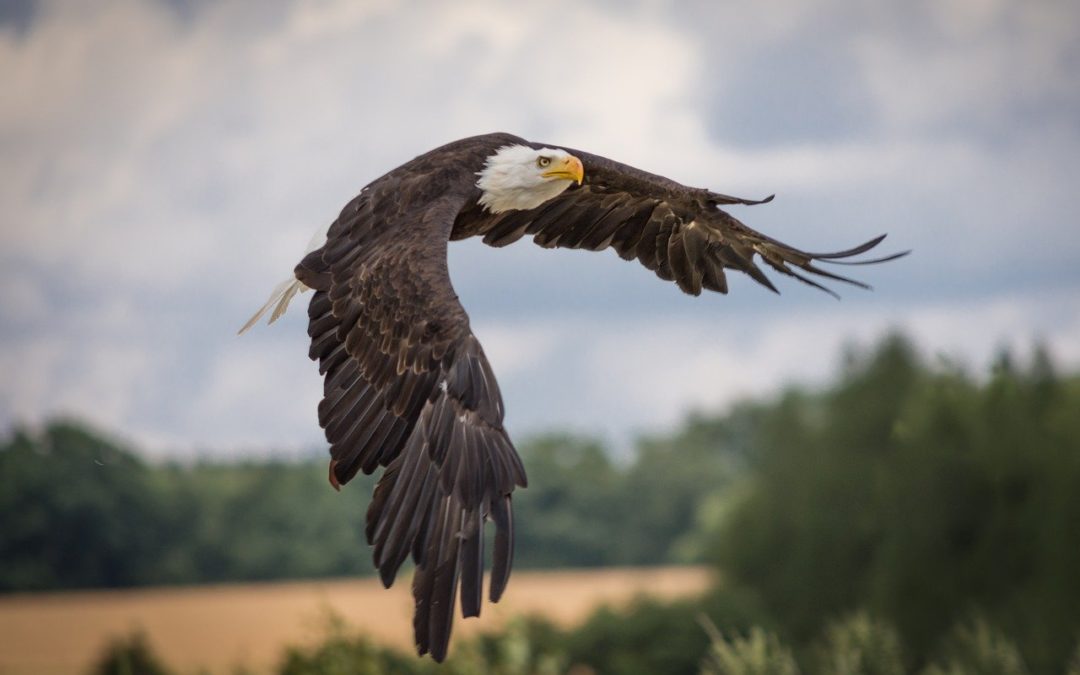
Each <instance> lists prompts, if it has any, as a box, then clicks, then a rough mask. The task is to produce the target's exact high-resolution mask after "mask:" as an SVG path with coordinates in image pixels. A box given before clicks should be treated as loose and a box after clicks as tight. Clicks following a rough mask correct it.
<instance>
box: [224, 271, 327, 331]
mask: <svg viewBox="0 0 1080 675" xmlns="http://www.w3.org/2000/svg"><path fill="white" fill-rule="evenodd" d="M307 290H310V288H309V287H308V286H305V285H304V283H303V282H302V281H300V280H299V279H286V280H285V281H282V282H281V283H280V284H278V285H277V287H276V288H275V289H274V291H273V293H271V294H270V299H269V300H267V301H266V304H265V305H263V306H262V307H260V308H259V311H257V312H255V316H253V317H251V318H250V319H248V322H247V323H245V324H244V327H243V328H241V329H240V330H239V331H238V332H237V335H243V334H244V332H245V331H246V330H247V329H249V328H251V327H252V326H254V325H255V324H256V323H258V321H259V319H261V318H262V316H263V314H266V312H267V311H269V310H270V308H271V307H274V305H275V303H276V304H277V306H276V307H274V311H273V312H271V313H270V319H269V320H268V321H267V322H266V323H267V325H269V324H272V323H274V322H275V321H277V320H278V319H279V318H281V315H282V314H284V313H285V310H287V309H288V308H289V301H291V300H292V299H293V296H295V295H296V294H297V293H303V292H304V291H307Z"/></svg>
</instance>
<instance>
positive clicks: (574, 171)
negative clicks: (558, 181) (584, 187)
mask: <svg viewBox="0 0 1080 675" xmlns="http://www.w3.org/2000/svg"><path fill="white" fill-rule="evenodd" d="M540 175H541V176H543V177H544V178H562V179H564V180H572V181H574V182H575V183H577V184H578V185H581V181H582V179H583V178H585V167H584V166H582V165H581V160H580V159H578V158H577V157H574V156H573V155H569V156H568V157H566V159H563V160H561V161H560V162H558V163H557V164H556V165H554V166H552V167H551V168H550V169H548V170H547V171H545V172H544V173H542V174H540Z"/></svg>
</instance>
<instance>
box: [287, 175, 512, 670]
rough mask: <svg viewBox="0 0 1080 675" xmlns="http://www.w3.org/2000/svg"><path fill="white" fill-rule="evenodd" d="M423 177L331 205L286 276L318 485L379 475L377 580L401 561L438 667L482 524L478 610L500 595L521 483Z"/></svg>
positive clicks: (373, 533) (476, 565)
mask: <svg viewBox="0 0 1080 675" xmlns="http://www.w3.org/2000/svg"><path fill="white" fill-rule="evenodd" d="M431 180H432V179H431V178H430V177H424V176H419V175H410V174H406V175H398V176H396V177H394V179H392V180H387V178H386V177H384V179H380V181H376V183H374V184H373V185H372V186H369V188H367V189H365V190H364V191H363V192H361V194H360V195H359V196H358V197H356V198H355V199H354V200H353V201H352V202H350V203H349V204H348V205H346V207H345V209H344V210H343V211H342V214H341V216H340V217H339V218H338V219H337V220H336V221H335V222H334V223H333V224H332V225H331V227H330V230H329V232H328V238H327V242H326V244H325V245H324V246H323V247H322V248H320V249H317V250H316V251H313V252H312V253H310V254H309V255H308V256H307V257H305V258H304V260H303V261H301V263H300V264H299V265H298V266H297V268H296V276H297V278H298V279H299V280H300V281H302V282H303V283H304V284H306V285H308V286H311V287H312V288H314V289H315V291H316V292H315V295H314V297H313V298H312V300H311V303H310V305H309V310H308V313H309V324H308V333H309V335H310V336H311V349H310V356H311V358H312V359H315V360H318V362H319V370H320V372H321V373H323V375H324V378H325V379H324V385H323V398H322V401H321V402H320V404H319V423H320V424H321V425H322V427H323V428H324V429H325V431H326V438H327V440H328V441H329V443H330V454H331V457H332V459H331V462H330V481H331V483H332V484H334V486H335V487H338V486H340V485H341V484H344V483H346V482H348V481H349V480H350V479H351V478H352V477H353V476H355V475H356V473H357V472H358V471H363V472H365V473H371V472H372V471H374V470H375V469H376V468H378V467H379V466H385V467H386V470H385V472H384V473H383V475H382V477H381V478H380V480H379V482H378V485H377V486H376V488H375V494H374V497H373V499H372V502H371V505H370V507H369V509H368V513H367V527H366V534H367V539H368V542H369V543H370V544H372V545H373V546H374V561H375V566H376V567H377V568H378V570H379V574H380V576H381V578H382V581H383V584H384V585H386V586H390V585H391V584H392V583H393V581H394V577H395V575H396V573H397V571H398V569H399V568H400V566H401V564H402V563H403V562H404V560H405V558H406V557H408V556H409V555H410V553H411V555H412V557H413V560H414V561H415V563H416V573H415V575H414V578H413V596H414V599H415V602H416V613H415V617H414V630H415V636H416V643H417V647H418V649H419V652H420V653H421V654H424V653H427V652H430V653H431V654H432V656H433V657H434V658H435V659H436V660H439V661H441V660H442V659H443V658H444V657H445V655H446V650H447V644H448V642H449V639H450V630H451V626H452V622H453V611H454V604H455V596H456V590H457V588H458V584H459V580H460V586H461V605H462V614H463V615H464V616H476V615H478V614H479V613H480V604H481V593H482V583H483V573H484V551H483V546H484V523H485V521H486V520H488V519H490V520H492V521H494V523H495V538H494V552H493V555H492V560H493V563H492V570H491V582H490V589H489V596H490V599H491V601H492V602H495V601H498V599H499V597H500V596H501V594H502V591H503V589H504V588H505V587H506V583H507V580H508V578H509V574H510V566H511V559H512V548H513V520H512V515H511V503H510V493H511V492H512V491H513V489H514V487H515V486H516V485H520V486H524V485H525V471H524V468H523V467H522V464H521V461H520V458H519V457H518V455H517V452H516V451H515V449H514V446H513V444H512V443H511V441H510V439H509V437H508V436H507V433H506V430H505V429H504V428H503V402H502V396H501V394H500V393H499V387H498V384H497V383H496V382H495V377H494V374H493V373H492V371H491V366H490V365H489V364H488V360H487V358H486V357H485V356H484V351H483V349H482V348H481V347H480V343H479V342H478V341H477V339H476V337H475V336H474V335H473V334H472V331H471V330H470V329H469V321H468V316H467V315H466V314H465V311H464V309H463V308H462V307H461V304H460V303H459V302H458V299H457V296H456V295H455V293H454V291H453V288H452V286H451V284H450V277H449V274H448V272H447V266H446V245H447V241H448V237H449V233H450V228H451V226H452V223H453V220H454V217H455V216H456V215H457V213H458V211H459V210H460V208H461V206H462V203H463V202H464V199H465V198H464V197H459V196H454V195H453V191H450V192H444V193H443V195H444V196H441V197H438V198H436V199H435V200H430V199H427V190H428V189H429V187H430V186H429V183H430V182H431ZM468 187H469V188H471V185H469V186H468ZM410 195H412V196H413V197H414V198H413V199H411V200H410V198H409V196H410ZM409 203H412V204H414V206H409ZM384 233H390V234H391V235H392V236H384ZM403 239H407V240H408V241H403Z"/></svg>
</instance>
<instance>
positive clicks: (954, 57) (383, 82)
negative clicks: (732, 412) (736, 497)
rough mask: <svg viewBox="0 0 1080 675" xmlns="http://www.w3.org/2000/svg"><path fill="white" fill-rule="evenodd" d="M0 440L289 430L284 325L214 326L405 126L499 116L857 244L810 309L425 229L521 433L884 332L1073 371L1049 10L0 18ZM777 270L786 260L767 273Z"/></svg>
mask: <svg viewBox="0 0 1080 675" xmlns="http://www.w3.org/2000/svg"><path fill="white" fill-rule="evenodd" d="M0 83H2V84H3V89H4V94H3V98H2V100H0V172H2V173H0V176H2V180H0V203H2V204H3V209H2V212H0V228H2V229H0V427H2V428H7V427H8V426H9V425H11V424H12V423H14V422H16V421H22V422H29V423H35V422H39V421H41V420H43V419H47V418H48V417H50V416H53V415H57V414H67V415H76V416H78V417H81V418H84V419H87V420H90V421H92V422H94V423H95V424H97V425H98V426H100V427H102V428H105V429H108V430H111V431H114V432H117V433H119V434H121V435H124V436H127V437H128V438H131V439H133V440H135V441H137V442H138V443H140V444H142V445H144V446H145V447H147V448H148V449H150V451H152V452H155V453H163V452H171V453H189V452H192V451H197V452H219V453H228V452H237V451H249V452H250V451H253V450H255V449H259V448H277V449H286V448H294V447H301V446H304V447H306V446H315V445H318V444H319V443H320V440H321V432H320V430H319V428H318V425H317V422H316V417H315V404H316V401H317V397H318V395H319V391H320V382H319V379H318V376H317V370H316V369H315V366H314V365H313V364H312V363H311V362H309V361H308V360H307V358H306V334H305V320H304V319H305V318H304V313H303V312H302V311H295V309H294V311H293V312H292V313H291V314H290V315H289V316H287V317H286V318H285V319H284V320H282V321H281V322H279V323H278V324H275V325H274V326H271V327H266V326H260V327H259V328H258V329H256V330H254V331H253V332H251V333H249V334H247V335H244V336H243V337H237V336H236V335H235V332H236V329H237V328H238V327H239V325H240V324H242V323H243V321H244V320H245V319H246V318H247V317H248V316H249V315H250V313H251V312H252V311H253V310H254V309H255V308H256V307H258V306H259V305H260V304H261V303H262V302H263V301H264V299H265V296H266V294H267V293H268V292H269V290H270V289H271V288H272V287H273V286H274V285H275V284H276V283H277V282H278V281H280V280H281V279H282V278H284V277H285V276H287V275H288V274H289V271H290V270H291V268H292V266H293V264H294V263H295V262H296V261H297V259H298V257H299V255H300V254H301V253H302V251H303V249H304V246H305V245H306V243H307V241H308V239H309V238H310V236H311V234H312V232H314V231H315V230H316V229H318V228H320V227H325V225H326V224H327V223H328V222H329V221H330V220H332V219H333V217H334V216H335V215H336V212H337V211H338V209H340V207H341V206H342V205H343V204H344V203H345V202H346V201H347V200H348V199H349V198H350V197H352V196H353V195H354V194H355V193H356V192H358V191H359V189H360V188H361V187H362V186H363V185H364V184H366V183H367V182H368V181H370V180H371V179H373V178H375V177H377V176H378V175H380V174H381V173H383V172H384V171H386V170H388V169H390V168H392V167H394V166H396V165H398V164H400V163H401V162H403V161H405V160H407V159H409V158H411V157H412V156H414V155H416V154H419V153H421V152H423V151H425V150H427V149H429V148H431V147H433V146H436V145H439V144H442V143H444V142H446V141H449V140H452V139H455V138H459V137H462V136H467V135H472V134H476V133H484V132H488V131H496V130H504V131H511V132H514V133H517V134H519V135H522V136H525V137H528V138H531V139H535V140H543V141H548V142H550V143H553V144H565V145H569V146H573V147H580V148H583V149H588V150H590V151H593V152H596V153H599V154H604V155H607V156H609V157H613V158H616V159H619V160H622V161H626V162H629V163H632V164H635V165H638V166H640V167H642V168H645V169H648V170H651V171H654V172H657V173H661V174H664V175H667V176H669V177H672V178H674V179H676V180H680V181H682V182H685V183H688V184H692V185H697V186H705V187H711V188H713V189H715V190H718V191H722V192H728V193H733V194H739V195H743V196H747V197H759V196H764V195H767V194H771V193H774V192H775V193H777V195H778V197H777V199H776V201H775V202H773V203H772V204H769V205H766V206H758V207H740V208H738V209H733V211H734V212H735V214H736V216H737V217H740V218H742V219H743V220H745V221H746V222H747V223H748V224H750V225H751V226H753V227H756V228H758V229H761V230H763V231H765V232H767V233H769V234H771V235H773V236H775V237H778V238H780V239H783V240H785V241H788V242H790V243H792V244H795V245H799V246H802V247H804V248H808V249H811V250H822V249H829V248H839V247H845V246H848V245H852V244H855V243H858V242H861V241H863V240H865V239H867V238H869V237H871V236H874V235H876V234H878V233H881V232H888V233H889V239H888V240H887V241H886V244H885V245H884V248H886V249H888V250H890V251H891V250H900V249H908V248H911V249H914V253H913V254H912V255H911V256H909V257H908V258H905V259H904V260H902V261H899V262H895V263H892V264H890V265H888V266H885V267H881V268H867V269H862V270H859V271H860V272H861V273H862V277H863V278H864V279H866V280H867V281H869V282H870V283H872V284H873V285H874V286H875V288H876V290H875V291H874V292H872V293H865V292H861V291H858V290H857V289H850V290H846V291H844V292H843V296H844V297H843V300H842V301H841V302H837V301H835V300H833V299H832V298H830V297H828V296H826V295H824V294H820V293H815V292H812V291H810V290H809V289H805V288H802V287H799V286H794V285H792V284H791V283H783V284H782V290H783V294H782V295H780V296H776V295H773V294H771V293H769V292H767V291H765V290H764V289H761V288H758V287H755V286H754V285H753V284H752V283H749V282H744V281H742V280H739V281H736V282H733V285H732V292H731V294H730V295H729V296H727V297H723V296H714V297H702V298H696V299H695V298H689V297H685V296H682V295H681V294H680V292H679V291H678V289H677V288H676V287H675V286H674V285H669V284H665V283H663V282H661V281H659V280H658V279H656V278H655V277H654V276H652V275H651V273H649V272H647V271H646V270H644V269H642V268H640V267H639V266H638V265H634V264H629V263H625V262H623V261H621V260H619V259H618V258H617V257H616V256H615V255H614V254H612V253H610V252H607V253H599V254H597V253H584V252H577V251H547V250H543V249H540V248H538V247H535V246H532V245H531V244H529V243H528V242H520V243H518V244H516V245H515V246H512V247H510V248H507V249H501V250H492V249H486V248H485V247H483V246H482V245H481V244H479V243H477V242H463V243H460V244H454V245H453V246H452V247H451V253H450V256H451V273H452V275H453V277H454V280H455V285H456V288H457V290H458V292H459V294H460V295H461V297H462V300H463V302H464V304H465V306H466V308H467V309H468V310H469V312H470V314H471V316H472V321H473V327H474V330H475V332H476V333H477V335H478V336H479V337H480V339H481V340H482V341H483V343H484V344H485V347H486V349H487V352H488V355H489V357H490V359H491V361H492V362H493V365H494V368H495V370H496V373H497V374H498V376H499V378H500V382H501V385H502V389H503V393H504V396H505V398H506V402H507V407H508V411H509V412H508V416H507V423H508V425H509V427H510V429H511V431H512V432H513V433H514V434H515V435H516V436H517V437H519V438H520V437H522V436H525V435H527V434H529V433H533V432H537V431H542V430H546V429H563V428H571V429H575V430H578V431H583V432H589V433H595V434H598V435H601V436H603V437H606V438H608V439H609V440H612V441H614V442H616V443H619V442H625V441H626V439H628V438H631V437H632V435H633V434H635V433H637V432H640V431H660V430H663V429H666V428H670V427H671V426H672V425H674V424H676V423H677V422H678V421H679V419H681V417H682V416H683V415H684V414H685V413H686V411H688V410H691V409H702V410H721V409H723V407H724V406H725V405H727V404H730V403H731V402H732V401H733V400H735V399H737V398H738V397H740V396H745V395H748V394H768V393H770V392H775V391H777V390H778V389H779V387H781V386H782V385H783V383H785V382H792V381H794V382H804V383H814V382H820V381H823V380H824V379H825V378H826V377H827V376H828V375H829V373H830V372H832V371H833V369H834V368H835V366H836V364H837V361H838V359H839V352H840V349H841V347H842V346H843V345H845V344H849V343H855V344H863V345H867V344H871V343H872V342H873V341H874V340H875V339H876V338H878V337H879V336H881V335H882V334H883V333H885V332H886V331H888V330H889V329H890V328H900V329H902V330H904V331H906V332H907V333H909V334H910V335H912V336H913V337H915V338H916V339H917V340H918V342H919V344H920V345H921V346H922V347H923V349H924V350H925V351H926V352H927V353H928V354H941V355H944V356H946V357H948V358H950V359H953V360H956V361H959V362H961V363H965V364H968V365H969V366H970V367H972V368H981V367H984V366H985V364H986V363H987V362H988V360H989V359H990V358H991V357H992V355H993V354H994V353H995V352H996V351H997V350H998V349H1000V348H1002V347H1003V346H1012V347H1014V348H1017V349H1019V350H1025V349H1027V348H1028V347H1030V345H1031V344H1032V342H1033V341H1035V340H1042V341H1043V342H1045V343H1047V344H1048V345H1049V346H1050V347H1051V349H1052V351H1053V353H1054V354H1055V356H1056V358H1057V361H1058V362H1059V363H1060V364H1061V365H1063V366H1068V367H1077V366H1080V265H1078V264H1077V260H1078V259H1080V233H1078V231H1077V226H1078V219H1077V215H1076V214H1077V213H1078V212H1080V167H1078V166H1077V165H1078V163H1080V162H1078V159H1077V158H1078V157H1080V5H1077V4H1076V3H1075V2H1070V1H1068V0H1061V1H1060V2H1057V1H1053V0H1046V1H1042V2H1024V3H1018V2H1010V1H1008V0H985V1H978V0H951V1H942V0H926V1H923V2H907V3H900V2H897V3H864V2H854V1H853V0H849V1H846V2H841V1H838V0H822V1H819V2H809V1H803V0H777V1H775V2H758V3H714V2H704V1H702V2H688V3H685V4H682V5H679V6H678V8H672V7H671V6H670V5H669V3H661V2H656V3H652V2H636V3H635V2H615V1H611V2H601V3H589V2H583V1H582V0H571V1H567V2H564V1H562V0H545V1H544V2H528V3H505V2H456V3H435V2H405V1H401V0H364V1H359V2H358V1H355V0H340V1H333V0H330V1H325V2H301V1H299V0H297V1H295V2H292V1H288V0H275V1H273V2H261V3H257V4H256V3H253V2H242V1H227V0H226V1H222V2H210V1H207V2H202V1H198V0H157V1H154V0H145V1H143V2H136V1H131V0H99V1H98V2H94V3H81V2H34V1H28V0H17V1H14V2H12V1H11V0H8V1H6V2H3V3H0ZM783 281H784V282H786V281H787V280H783Z"/></svg>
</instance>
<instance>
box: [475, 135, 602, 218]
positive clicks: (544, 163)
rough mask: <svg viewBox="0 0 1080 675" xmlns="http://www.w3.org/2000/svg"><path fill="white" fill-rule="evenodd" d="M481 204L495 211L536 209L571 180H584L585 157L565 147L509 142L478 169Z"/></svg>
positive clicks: (565, 186)
mask: <svg viewBox="0 0 1080 675" xmlns="http://www.w3.org/2000/svg"><path fill="white" fill-rule="evenodd" d="M476 175H477V176H479V177H480V178H479V180H477V181H476V187H478V188H480V192H481V194H480V205H481V206H483V207H484V208H486V209H487V210H488V211H490V212H492V213H502V212H503V211H510V210H513V209H520V210H525V209H535V208H536V207H537V206H540V205H541V204H543V203H544V202H546V201H547V200H549V199H551V198H552V197H555V196H557V195H559V194H561V193H562V191H563V190H565V189H566V188H568V187H570V184H571V183H578V184H580V183H581V180H582V179H583V178H584V177H585V169H584V167H583V166H582V165H581V160H580V159H578V158H577V157H574V156H573V155H571V154H570V153H569V152H567V151H565V150H561V149H557V148H556V149H553V148H541V149H539V150H536V149H534V148H530V147H529V146H527V145H507V146H504V147H502V148H499V149H498V150H497V151H496V152H495V154H494V155H491V156H490V157H488V158H487V161H486V162H485V163H484V168H483V170H481V171H479V172H477V174H476Z"/></svg>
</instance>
